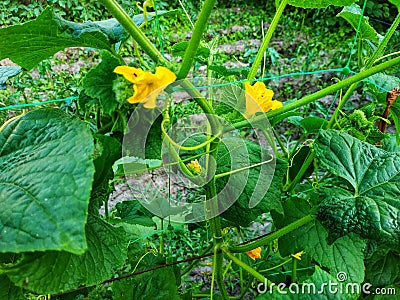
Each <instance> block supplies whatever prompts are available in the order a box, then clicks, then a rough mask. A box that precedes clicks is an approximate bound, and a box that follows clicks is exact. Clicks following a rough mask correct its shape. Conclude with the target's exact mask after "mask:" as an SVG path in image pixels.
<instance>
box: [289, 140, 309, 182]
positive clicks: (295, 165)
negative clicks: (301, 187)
mask: <svg viewBox="0 0 400 300" xmlns="http://www.w3.org/2000/svg"><path fill="white" fill-rule="evenodd" d="M309 155H310V147H309V146H303V147H301V148H300V149H299V150H297V151H296V153H295V154H294V156H293V158H292V160H291V163H290V167H289V178H290V180H294V178H295V177H296V176H297V174H298V173H299V171H300V169H301V167H302V166H303V163H304V161H305V160H306V159H307V157H308V156H309ZM313 171H314V165H313V164H310V165H309V166H308V168H307V170H306V172H304V174H303V176H302V178H306V177H309V176H310V175H311V174H312V172H313Z"/></svg>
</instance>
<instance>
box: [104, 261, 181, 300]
mask: <svg viewBox="0 0 400 300" xmlns="http://www.w3.org/2000/svg"><path fill="white" fill-rule="evenodd" d="M112 289H113V299H115V300H125V299H152V300H164V299H171V300H178V299H180V298H179V296H178V293H177V287H176V279H175V274H174V272H173V269H172V267H165V268H160V269H157V270H154V271H152V272H146V273H143V274H140V275H136V276H134V277H131V278H129V279H126V280H121V281H119V282H115V283H114V284H113V288H112Z"/></svg>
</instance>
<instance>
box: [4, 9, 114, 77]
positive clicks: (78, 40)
mask: <svg viewBox="0 0 400 300" xmlns="http://www.w3.org/2000/svg"><path fill="white" fill-rule="evenodd" d="M64 30H65V28H64ZM68 47H91V48H96V49H106V50H108V51H112V48H111V44H110V41H109V39H108V38H107V36H106V35H105V34H104V33H102V32H100V31H92V32H91V31H86V32H81V33H80V34H77V33H74V32H72V33H71V32H68V30H67V31H63V28H62V27H61V26H60V19H59V18H58V17H56V16H55V15H54V13H53V11H52V9H51V8H50V7H47V8H46V9H45V10H44V11H43V13H42V14H41V15H40V16H39V17H38V18H37V19H36V20H33V21H29V22H26V23H24V24H22V25H13V26H9V27H5V28H1V29H0V59H3V58H10V59H11V60H12V61H14V62H15V63H17V64H18V65H20V66H21V67H22V68H24V69H27V70H30V69H32V68H33V67H35V66H36V65H37V64H38V63H39V62H41V61H42V60H44V59H46V58H48V57H50V56H51V55H53V54H54V53H56V52H58V51H60V50H63V49H65V48H68Z"/></svg>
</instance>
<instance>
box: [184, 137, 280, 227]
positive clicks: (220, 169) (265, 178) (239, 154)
mask: <svg viewBox="0 0 400 300" xmlns="http://www.w3.org/2000/svg"><path fill="white" fill-rule="evenodd" d="M204 141H205V137H204V135H202V134H199V135H196V136H192V137H191V138H189V139H187V140H186V141H185V143H184V145H185V146H195V145H198V144H200V143H202V142H204ZM204 152H205V149H198V150H196V151H181V153H180V155H181V157H182V158H183V159H186V158H189V157H192V156H193V155H199V154H202V153H204ZM216 161H217V168H216V174H229V172H231V173H230V174H229V175H226V176H222V177H219V178H218V179H217V180H216V187H217V197H218V205H219V209H220V211H223V213H222V214H221V216H222V217H223V218H225V219H227V220H229V221H232V222H234V223H235V224H237V225H240V226H248V225H249V223H250V222H252V221H254V220H255V219H256V218H257V217H258V216H260V215H261V214H262V213H266V212H269V211H271V210H275V211H277V212H279V213H283V210H282V205H281V188H282V181H283V176H284V174H285V172H286V169H287V163H286V162H285V161H283V160H281V159H276V160H274V159H271V155H270V152H269V151H268V150H267V149H265V148H264V147H262V146H261V145H259V144H257V143H255V142H253V141H250V140H246V139H242V138H240V137H236V136H227V137H224V138H223V139H222V143H220V145H219V146H218V151H217V156H216ZM262 162H267V163H265V164H262V165H260V163H262ZM251 166H253V167H251ZM249 167H250V168H249ZM237 170H241V171H239V172H235V171H237ZM233 201H234V202H233ZM232 203H233V204H232Z"/></svg>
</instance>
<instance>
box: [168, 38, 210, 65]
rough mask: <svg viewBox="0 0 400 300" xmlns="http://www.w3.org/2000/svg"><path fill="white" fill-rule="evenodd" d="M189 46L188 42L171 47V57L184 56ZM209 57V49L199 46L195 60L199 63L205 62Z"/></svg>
mask: <svg viewBox="0 0 400 300" xmlns="http://www.w3.org/2000/svg"><path fill="white" fill-rule="evenodd" d="M188 45H189V42H187V41H184V42H179V43H176V44H174V45H173V46H172V49H171V50H172V56H174V57H176V56H181V57H183V56H184V55H185V51H186V49H187V47H188ZM209 56H210V49H209V48H207V47H203V46H199V47H198V49H197V52H196V55H195V60H197V61H199V62H203V63H204V62H207V59H208V57H209Z"/></svg>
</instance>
